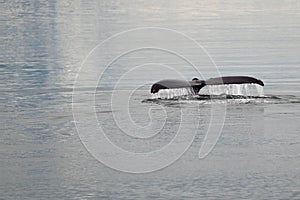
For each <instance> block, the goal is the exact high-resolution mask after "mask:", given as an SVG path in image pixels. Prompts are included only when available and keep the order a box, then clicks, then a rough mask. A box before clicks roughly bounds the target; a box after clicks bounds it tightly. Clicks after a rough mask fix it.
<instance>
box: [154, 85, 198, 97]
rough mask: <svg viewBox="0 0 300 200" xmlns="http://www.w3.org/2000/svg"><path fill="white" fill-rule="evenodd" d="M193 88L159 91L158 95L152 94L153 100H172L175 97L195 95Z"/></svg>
mask: <svg viewBox="0 0 300 200" xmlns="http://www.w3.org/2000/svg"><path fill="white" fill-rule="evenodd" d="M194 94H195V92H194V90H193V89H192V88H177V89H164V90H159V92H158V93H156V94H152V99H172V98H174V97H180V96H189V95H194Z"/></svg>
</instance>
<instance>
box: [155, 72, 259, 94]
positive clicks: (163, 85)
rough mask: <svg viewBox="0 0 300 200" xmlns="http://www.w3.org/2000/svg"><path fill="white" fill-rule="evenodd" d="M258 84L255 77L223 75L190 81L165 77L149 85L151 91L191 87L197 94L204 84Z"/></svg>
mask: <svg viewBox="0 0 300 200" xmlns="http://www.w3.org/2000/svg"><path fill="white" fill-rule="evenodd" d="M251 83H252V84H258V85H261V86H264V83H263V82H262V81H261V80H259V79H256V78H253V77H249V76H223V77H217V78H210V79H207V80H199V79H198V78H193V80H192V81H185V80H173V79H166V80H161V81H158V82H156V83H154V84H153V85H152V87H151V93H157V92H158V91H159V90H161V89H175V88H188V87H191V88H193V90H194V91H195V93H196V94H197V93H198V92H199V91H200V90H201V88H203V87H204V86H206V85H224V84H251Z"/></svg>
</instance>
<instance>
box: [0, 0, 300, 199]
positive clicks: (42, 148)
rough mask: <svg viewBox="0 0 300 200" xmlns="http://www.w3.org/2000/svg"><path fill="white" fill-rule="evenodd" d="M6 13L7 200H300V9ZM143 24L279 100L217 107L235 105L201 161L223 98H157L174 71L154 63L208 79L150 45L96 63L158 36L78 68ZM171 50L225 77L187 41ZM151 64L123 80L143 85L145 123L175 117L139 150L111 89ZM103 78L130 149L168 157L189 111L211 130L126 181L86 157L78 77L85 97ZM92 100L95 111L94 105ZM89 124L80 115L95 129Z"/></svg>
mask: <svg viewBox="0 0 300 200" xmlns="http://www.w3.org/2000/svg"><path fill="white" fill-rule="evenodd" d="M0 5H1V6H0V13H1V15H0V17H1V18H0V21H1V23H0V33H1V42H0V47H1V48H0V92H1V95H0V119H1V120H0V125H1V126H0V127H1V134H0V199H299V198H300V189H299V188H300V181H299V180H300V168H299V166H300V154H299V153H300V137H299V132H300V125H299V119H300V104H299V99H300V68H299V66H300V26H299V24H300V2H299V1H297V0H295V1H289V0H285V1H271V0H266V1H255V0H249V1H237V0H232V1H222V0H217V1H208V0H207V1H206V0H204V1H164V2H161V1H151V2H150V1H149V2H144V1H136V2H131V1H106V0H102V1H79V0H75V1H71V0H70V1H68V0H62V1H42V0H40V1H29V0H20V1H1V2H0ZM140 27H161V28H167V29H172V30H176V31H178V32H181V33H183V34H185V35H187V36H188V37H190V38H193V39H194V40H195V41H197V42H198V43H199V44H201V45H202V46H203V47H205V49H206V50H207V51H208V52H209V54H210V55H211V58H212V59H213V60H214V62H215V64H216V65H217V66H218V69H219V72H220V73H221V74H222V75H249V76H254V77H257V78H260V79H262V80H263V81H264V82H265V87H264V92H265V94H266V95H268V96H276V97H278V99H276V98H269V99H265V100H253V101H252V100H249V101H242V102H234V101H230V100H223V102H222V101H221V102H218V104H225V103H227V106H226V116H225V123H224V127H223V131H222V134H221V136H220V138H219V140H218V142H217V144H216V146H215V148H214V149H213V151H212V152H211V153H210V154H209V155H208V156H207V157H205V159H199V158H198V152H199V148H200V146H201V143H202V141H203V138H204V135H205V132H206V130H207V128H208V125H209V122H208V118H209V116H210V115H209V114H207V113H210V111H211V108H212V105H213V104H214V103H216V102H212V103H211V101H209V100H208V101H205V100H198V101H196V100H193V101H188V100H184V101H183V102H181V101H176V100H175V101H168V100H166V101H158V102H156V101H154V102H153V101H147V99H149V98H151V95H150V94H149V87H150V85H151V83H153V81H154V80H160V79H161V78H163V77H166V76H167V77H168V78H172V77H173V75H174V74H172V73H171V72H168V70H165V71H164V70H163V69H161V70H162V71H160V70H156V69H157V68H155V67H160V66H159V65H157V64H155V63H160V64H164V65H168V66H171V67H173V68H175V69H176V70H177V71H179V72H180V73H181V75H182V76H183V77H185V78H187V79H190V78H192V77H193V76H200V74H196V75H195V71H194V68H193V67H192V66H190V65H189V64H188V63H186V62H184V61H183V60H182V59H178V57H176V56H175V57H174V55H173V56H172V55H171V54H170V53H168V52H163V51H162V52H160V51H157V50H153V49H144V50H140V51H137V52H132V53H130V54H128V55H125V56H123V57H120V58H119V59H117V60H116V61H115V62H114V63H112V64H111V66H110V67H108V68H107V69H105V67H106V66H103V65H101V64H99V63H101V62H102V61H103V60H110V59H111V57H110V56H111V55H113V54H114V53H115V52H117V51H121V50H122V48H123V45H125V46H126V45H131V44H133V43H135V42H140V43H141V44H143V42H145V43H146V41H147V39H149V40H151V38H153V35H150V34H149V35H147V32H145V34H144V35H143V36H142V37H140V35H139V34H138V35H135V36H136V37H132V38H129V39H127V40H125V43H124V41H123V43H121V44H120V45H112V46H109V45H108V47H107V48H106V49H105V51H102V54H101V56H102V57H101V60H100V57H97V56H96V58H90V59H89V60H88V61H87V63H88V64H89V65H90V66H93V67H94V68H93V70H92V71H90V73H89V72H86V71H80V66H81V63H82V61H83V60H84V59H85V58H86V56H87V55H88V54H89V52H90V51H91V50H92V49H93V48H94V47H95V46H96V45H98V44H99V43H100V42H103V41H104V40H105V39H107V38H109V37H111V36H113V35H114V34H117V33H120V32H122V31H126V30H129V29H133V28H140ZM160 37H161V36H160V35H159V33H158V35H157V36H155V38H160ZM161 39H162V40H161V41H162V42H163V41H167V39H169V37H168V36H166V35H163V37H161ZM173 39H174V38H173ZM164 45H165V47H166V48H168V47H170V48H174V47H176V48H177V50H180V49H184V53H185V54H186V55H187V56H188V57H189V58H190V59H195V60H197V59H198V61H199V62H197V67H198V70H199V71H200V73H204V76H207V77H209V76H210V75H211V76H214V75H215V69H214V68H213V67H211V66H213V65H212V63H211V61H210V59H209V58H208V57H207V56H206V57H205V56H203V55H204V54H203V55H199V54H197V53H195V52H196V51H195V49H193V48H192V46H190V44H189V43H185V42H184V41H177V40H175V39H174V43H173V42H169V43H166V44H164ZM103 55H104V56H103ZM102 58H103V59H102ZM143 63H148V64H149V63H152V64H149V65H148V66H147V67H146V68H147V70H145V71H143V70H141V71H137V72H136V73H137V74H136V75H135V76H131V77H130V78H128V77H127V78H126V77H125V78H124V79H122V82H121V83H122V84H121V85H122V86H124V87H125V89H126V87H127V89H128V87H129V88H131V87H134V88H136V87H139V85H137V84H141V86H142V88H141V89H140V90H138V91H136V92H134V93H133V95H132V101H130V105H129V107H130V109H131V110H132V111H131V112H132V113H131V114H132V119H133V120H134V121H136V123H139V124H141V125H147V123H148V121H149V115H148V108H149V107H152V108H154V109H153V110H154V112H157V113H158V114H159V115H155V116H156V117H157V116H158V121H159V120H163V116H165V115H164V114H163V112H161V110H166V113H167V114H168V118H167V125H166V128H165V129H163V130H162V132H161V133H160V134H158V135H156V136H155V137H153V138H150V139H147V140H142V139H141V140H137V139H132V138H130V137H126V136H124V135H122V134H121V133H120V131H119V130H118V127H117V126H116V124H115V122H114V120H113V116H112V114H113V113H117V114H118V112H119V110H118V109H121V108H118V107H116V108H115V109H116V110H113V109H112V108H111V107H110V106H109V104H107V103H108V102H109V97H110V95H107V93H109V92H110V91H111V90H112V89H113V87H114V85H112V83H115V82H116V81H118V80H119V79H121V78H122V75H124V74H125V73H126V72H127V71H128V69H131V68H132V67H133V66H137V65H141V64H143ZM153 63H154V64H153ZM201 65H202V66H201ZM161 68H163V66H161ZM158 69H159V68H158ZM96 71H97V72H101V73H103V78H102V79H101V80H100V82H99V84H98V86H99V87H98V89H97V90H96V96H95V111H96V114H97V117H98V119H99V125H101V126H102V127H103V129H104V130H105V131H106V133H107V136H108V137H110V139H111V140H112V141H113V142H114V143H115V144H116V145H119V146H120V147H122V148H124V149H127V150H129V151H134V152H144V151H146V152H147V151H151V150H155V149H157V148H161V147H163V146H164V145H166V144H167V143H168V142H169V141H170V140H171V139H172V138H173V137H174V134H175V133H176V130H177V129H178V123H177V122H178V121H180V118H179V117H178V115H179V114H180V111H178V109H179V108H180V109H183V111H189V109H190V110H193V109H194V108H199V111H200V112H199V113H198V114H196V115H195V113H194V112H191V116H190V119H197V118H196V117H199V121H200V126H199V127H198V131H197V133H196V136H195V139H194V140H193V143H192V145H191V146H190V148H189V149H188V150H187V151H186V152H185V153H184V154H183V156H182V157H181V158H180V159H179V160H178V161H176V162H175V163H173V164H172V165H170V166H169V167H166V168H164V169H161V170H158V171H155V172H152V173H146V174H129V173H124V172H120V171H117V170H113V169H111V168H109V167H107V166H105V165H104V164H102V163H101V162H99V161H97V160H96V159H94V157H93V156H91V155H90V154H89V153H88V151H87V150H86V148H85V147H84V145H83V144H82V142H81V141H80V139H79V136H78V133H77V131H76V128H75V121H74V119H73V113H72V91H73V84H74V81H75V79H76V76H77V75H76V74H77V73H78V72H80V73H81V74H84V75H85V76H84V77H85V78H84V79H83V81H84V84H83V85H84V87H83V88H81V89H80V91H81V92H82V94H83V96H85V94H88V93H89V92H91V91H93V90H94V88H93V87H92V84H91V83H90V81H91V77H92V75H91V74H93V72H96ZM202 75H203V74H202ZM174 76H175V75H174ZM132 77H133V78H132ZM101 81H102V82H101ZM89 86H90V87H89ZM120 99H122V96H121V97H120ZM145 100H146V101H145ZM81 103H83V104H85V103H87V104H89V102H87V100H86V99H85V98H83V99H82V102H81ZM91 103H93V102H91ZM88 114H89V113H88V112H85V108H82V115H83V116H85V115H86V116H85V117H86V118H85V119H86V121H89V117H90V116H89V115H88ZM160 114H161V116H162V117H161V118H160V117H159V116H160ZM194 122H195V120H186V121H184V122H183V123H186V124H185V125H187V127H190V128H189V129H187V130H186V132H187V134H188V133H190V132H192V131H194V130H195V126H194V125H195V124H194ZM213 125H214V124H213ZM154 128H155V127H154ZM155 130H156V129H155ZM89 131H92V130H91V127H90V126H88V123H87V125H86V132H87V133H89Z"/></svg>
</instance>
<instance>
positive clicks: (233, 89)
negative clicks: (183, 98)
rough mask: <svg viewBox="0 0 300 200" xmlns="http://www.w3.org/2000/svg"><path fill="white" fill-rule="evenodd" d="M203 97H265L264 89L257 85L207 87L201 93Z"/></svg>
mask: <svg viewBox="0 0 300 200" xmlns="http://www.w3.org/2000/svg"><path fill="white" fill-rule="evenodd" d="M199 94H202V95H224V94H225V95H240V96H257V97H262V96H264V90H263V87H262V86H260V85H257V84H231V85H207V86H205V87H204V88H202V89H201V90H200V92H199Z"/></svg>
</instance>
